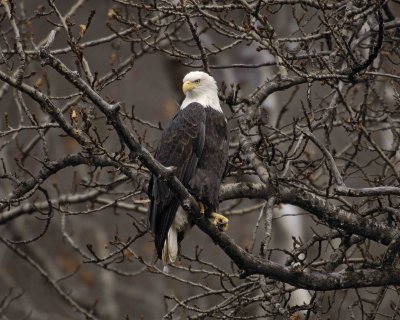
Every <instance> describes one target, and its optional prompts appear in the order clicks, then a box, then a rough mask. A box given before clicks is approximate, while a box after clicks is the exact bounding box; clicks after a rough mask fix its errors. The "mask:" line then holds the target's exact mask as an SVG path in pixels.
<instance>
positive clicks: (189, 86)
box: [182, 81, 196, 94]
mask: <svg viewBox="0 0 400 320" xmlns="http://www.w3.org/2000/svg"><path fill="white" fill-rule="evenodd" d="M194 88H196V85H195V84H194V83H193V82H191V81H185V83H184V84H183V85H182V91H183V93H184V94H186V92H187V91H190V90H193V89H194Z"/></svg>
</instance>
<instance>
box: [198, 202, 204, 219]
mask: <svg viewBox="0 0 400 320" xmlns="http://www.w3.org/2000/svg"><path fill="white" fill-rule="evenodd" d="M199 211H200V215H202V216H204V215H205V213H206V207H205V205H204V204H203V203H202V202H200V201H199Z"/></svg>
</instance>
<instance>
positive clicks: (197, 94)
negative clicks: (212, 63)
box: [181, 71, 222, 112]
mask: <svg viewBox="0 0 400 320" xmlns="http://www.w3.org/2000/svg"><path fill="white" fill-rule="evenodd" d="M182 91H183V93H184V94H185V95H186V98H185V100H184V101H183V103H182V106H181V109H184V108H185V107H187V106H188V105H189V104H190V103H192V102H197V103H200V104H201V105H203V106H204V107H211V108H213V109H215V110H217V111H219V112H222V109H221V106H220V104H219V98H218V87H217V82H216V81H215V79H214V78H213V77H211V76H210V75H208V74H207V73H205V72H203V71H192V72H189V73H188V74H187V75H186V76H185V77H184V78H183V85H182Z"/></svg>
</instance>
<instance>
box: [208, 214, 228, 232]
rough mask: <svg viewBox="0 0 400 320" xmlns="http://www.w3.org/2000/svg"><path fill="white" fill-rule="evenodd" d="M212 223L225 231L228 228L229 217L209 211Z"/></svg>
mask: <svg viewBox="0 0 400 320" xmlns="http://www.w3.org/2000/svg"><path fill="white" fill-rule="evenodd" d="M211 219H212V223H213V224H214V225H215V226H216V227H217V228H218V229H219V231H222V232H225V231H227V230H228V225H229V219H228V218H227V217H225V216H223V215H222V214H219V213H216V212H211Z"/></svg>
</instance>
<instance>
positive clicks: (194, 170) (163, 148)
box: [149, 103, 228, 257]
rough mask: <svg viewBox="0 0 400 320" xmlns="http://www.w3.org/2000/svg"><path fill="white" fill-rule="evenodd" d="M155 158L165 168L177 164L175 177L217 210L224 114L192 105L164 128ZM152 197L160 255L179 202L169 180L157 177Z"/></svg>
mask: <svg viewBox="0 0 400 320" xmlns="http://www.w3.org/2000/svg"><path fill="white" fill-rule="evenodd" d="M155 158H156V159H157V160H158V161H159V162H160V163H161V164H163V165H164V166H166V167H169V166H174V167H176V168H177V170H176V173H175V174H176V176H177V177H178V179H179V180H180V181H181V182H182V183H183V185H184V186H185V187H187V188H188V190H189V191H190V193H191V194H192V195H193V196H194V197H195V198H196V199H197V200H198V201H201V202H202V203H203V204H204V205H205V206H206V208H207V210H208V211H216V210H217V209H218V204H219V188H220V184H221V180H222V176H223V174H224V171H225V166H226V163H227V160H228V129H227V123H226V119H225V117H224V115H223V113H222V112H219V111H218V110H215V109H213V108H210V107H205V108H204V107H203V106H202V105H201V104H199V103H191V104H189V105H188V106H186V107H185V108H184V109H182V110H180V111H179V112H178V113H177V114H176V115H175V117H174V118H173V119H172V120H171V121H170V123H169V125H168V127H167V128H166V129H165V130H164V132H163V134H162V138H161V141H160V143H159V145H158V147H157V150H156V153H155ZM149 197H150V200H151V204H150V207H149V224H150V228H151V230H152V232H153V234H154V236H155V244H156V249H157V254H158V256H159V257H161V255H162V250H163V246H164V242H165V239H166V237H167V235H168V231H169V229H170V226H171V224H172V222H173V220H174V217H175V214H176V212H177V210H178V208H179V206H180V203H179V199H178V198H177V196H176V195H175V194H174V193H173V192H172V191H171V190H170V189H169V187H168V185H167V184H166V182H163V181H160V180H158V179H156V178H155V177H154V176H153V177H152V179H151V181H150V185H149Z"/></svg>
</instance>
